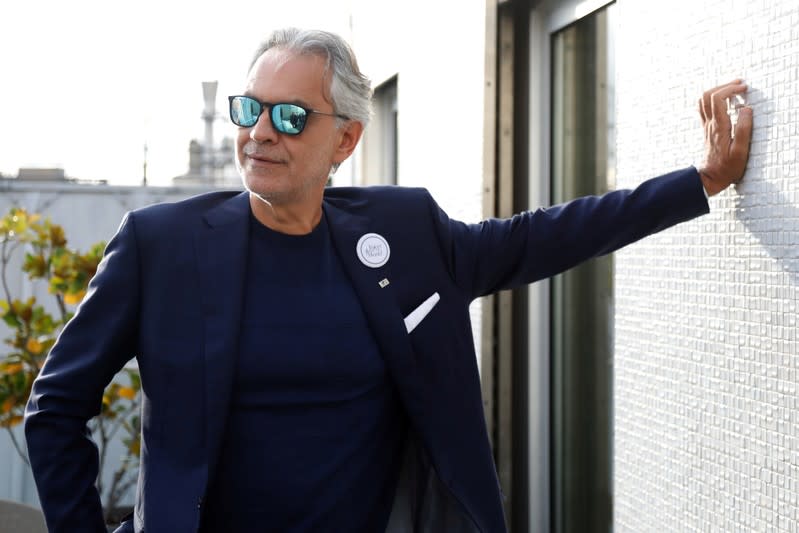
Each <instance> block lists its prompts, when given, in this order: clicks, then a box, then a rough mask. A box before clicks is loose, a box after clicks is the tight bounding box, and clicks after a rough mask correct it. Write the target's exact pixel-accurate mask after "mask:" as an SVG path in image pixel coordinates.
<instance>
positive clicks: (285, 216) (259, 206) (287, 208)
mask: <svg viewBox="0 0 799 533" xmlns="http://www.w3.org/2000/svg"><path fill="white" fill-rule="evenodd" d="M250 208H251V209H252V213H253V215H254V216H255V219H256V220H257V221H258V222H260V223H261V224H263V225H264V226H266V227H267V228H269V229H271V230H273V231H277V232H278V233H285V234H287V235H306V234H308V233H310V232H311V231H313V229H314V228H315V227H316V226H317V225H318V224H319V221H320V220H321V219H322V202H321V198H320V199H318V200H314V201H309V202H301V203H292V204H286V205H274V204H271V203H267V202H265V201H264V200H262V199H261V198H259V197H258V196H257V195H256V194H254V193H250Z"/></svg>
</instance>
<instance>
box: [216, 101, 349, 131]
mask: <svg viewBox="0 0 799 533" xmlns="http://www.w3.org/2000/svg"><path fill="white" fill-rule="evenodd" d="M228 102H230V120H232V121H233V124H235V125H236V126H240V127H242V128H251V127H253V126H255V124H256V123H257V122H258V118H259V117H260V116H261V113H263V112H264V110H265V109H269V113H268V115H269V120H270V121H271V122H272V127H273V128H275V130H277V131H279V132H280V133H285V134H286V135H299V134H300V133H302V130H303V129H305V124H306V122H307V121H308V115H309V114H311V113H315V114H317V115H327V116H329V117H338V118H342V119H344V120H349V118H348V117H345V116H344V115H337V114H335V113H324V112H322V111H317V110H315V109H308V108H305V107H302V106H300V105H297V104H287V103H276V104H271V103H269V102H260V101H258V100H256V99H255V98H252V97H250V96H228Z"/></svg>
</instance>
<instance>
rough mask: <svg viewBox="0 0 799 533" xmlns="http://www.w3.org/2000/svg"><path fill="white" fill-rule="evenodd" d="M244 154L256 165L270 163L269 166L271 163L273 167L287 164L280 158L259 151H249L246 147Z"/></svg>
mask: <svg viewBox="0 0 799 533" xmlns="http://www.w3.org/2000/svg"><path fill="white" fill-rule="evenodd" d="M243 152H244V155H245V156H246V157H247V158H248V159H251V160H253V161H254V162H256V163H268V164H269V163H271V164H273V165H280V164H283V163H285V161H283V159H281V158H279V157H275V156H272V155H269V154H266V153H263V152H258V151H257V150H253V149H251V148H250V149H248V147H247V146H245V147H244V150H243Z"/></svg>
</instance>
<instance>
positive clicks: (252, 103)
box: [230, 96, 261, 128]
mask: <svg viewBox="0 0 799 533" xmlns="http://www.w3.org/2000/svg"><path fill="white" fill-rule="evenodd" d="M260 114H261V104H259V103H258V101H257V100H253V99H252V98H247V97H246V96H237V97H235V98H233V99H232V100H231V101H230V119H231V120H232V121H233V123H234V124H236V125H237V126H243V127H245V128H249V127H250V126H254V125H255V123H256V122H258V117H259V116H260Z"/></svg>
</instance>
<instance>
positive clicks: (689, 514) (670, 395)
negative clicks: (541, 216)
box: [614, 0, 799, 532]
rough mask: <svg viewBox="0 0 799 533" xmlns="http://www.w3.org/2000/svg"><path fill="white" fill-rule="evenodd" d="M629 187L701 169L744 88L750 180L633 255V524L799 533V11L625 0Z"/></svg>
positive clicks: (622, 125) (623, 130)
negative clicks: (721, 116)
mask: <svg viewBox="0 0 799 533" xmlns="http://www.w3.org/2000/svg"><path fill="white" fill-rule="evenodd" d="M618 7H619V9H618V14H619V18H618V20H619V26H618V30H617V31H618V33H617V53H618V58H617V59H618V61H617V95H618V100H617V112H618V115H617V118H618V186H619V187H629V186H634V185H635V184H637V183H639V182H640V181H642V180H643V179H645V178H646V177H649V176H651V175H654V174H658V173H661V172H665V171H668V170H671V169H674V168H678V167H682V166H687V165H689V164H691V163H693V162H699V161H700V158H701V156H702V132H701V127H700V124H699V119H698V115H697V114H696V101H697V99H698V97H699V95H700V94H701V92H702V91H703V90H704V89H707V88H710V87H713V86H715V85H718V84H720V83H722V82H725V81H728V80H730V79H732V78H736V77H742V78H744V79H745V80H746V81H747V82H748V84H749V86H750V92H749V96H748V100H749V103H750V104H751V105H752V106H753V108H754V113H755V132H754V140H753V143H752V154H751V159H750V164H749V169H748V171H747V174H746V179H745V181H744V182H743V183H742V184H741V185H739V186H737V187H736V188H735V189H731V190H728V191H726V192H724V193H722V194H721V195H720V196H718V197H716V198H713V199H711V202H710V203H711V213H710V214H709V215H706V216H704V217H702V218H700V219H697V220H695V221H692V222H689V223H686V224H683V225H681V226H678V227H676V228H673V229H671V230H668V231H666V232H664V233H662V234H659V235H657V236H654V237H651V238H648V239H646V240H644V241H642V242H640V243H638V244H635V245H633V246H631V247H628V248H627V249H625V250H623V251H621V252H619V253H618V254H617V262H616V270H617V276H616V382H615V392H614V394H615V429H614V431H615V444H614V447H615V452H614V454H615V464H614V471H615V473H614V477H615V482H614V492H615V519H614V522H615V530H616V531H617V532H626V531H631V532H647V531H658V532H659V531H708V532H710V531H723V532H728V531H729V532H735V531H740V532H749V531H790V532H796V531H799V370H798V369H799V334H797V311H799V309H797V307H799V304H798V302H799V161H797V151H799V2H796V1H795V0H790V1H789V0H777V1H765V0H749V1H741V0H733V1H716V0H673V1H671V2H660V1H654V0H619V2H618Z"/></svg>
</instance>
